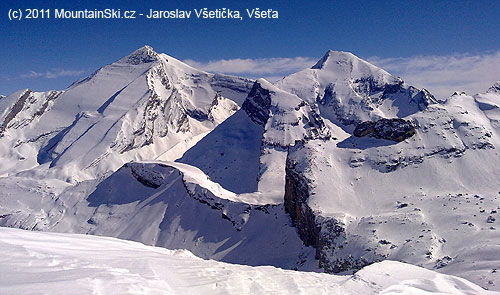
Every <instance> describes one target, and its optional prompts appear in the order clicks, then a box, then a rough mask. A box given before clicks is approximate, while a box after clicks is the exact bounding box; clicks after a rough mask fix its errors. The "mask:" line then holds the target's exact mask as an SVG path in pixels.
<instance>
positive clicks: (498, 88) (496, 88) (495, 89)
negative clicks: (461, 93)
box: [486, 81, 500, 93]
mask: <svg viewBox="0 0 500 295" xmlns="http://www.w3.org/2000/svg"><path fill="white" fill-rule="evenodd" d="M486 93H500V81H498V82H496V83H495V84H493V86H491V87H490V88H489V89H488V91H486Z"/></svg>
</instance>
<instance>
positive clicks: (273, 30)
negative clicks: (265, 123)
mask: <svg viewBox="0 0 500 295" xmlns="http://www.w3.org/2000/svg"><path fill="white" fill-rule="evenodd" d="M20 2H21V1H13V0H4V1H1V2H0V33H1V38H0V45H1V46H0V48H1V55H0V63H1V65H2V70H1V71H0V94H9V93H11V92H13V91H15V90H18V89H22V88H28V87H29V88H32V89H34V90H40V91H41V90H47V89H64V88H65V87H67V86H68V85H69V84H70V83H71V82H72V81H74V80H76V79H77V78H79V77H81V76H85V75H87V74H89V73H91V72H93V71H95V70H96V69H98V68H99V67H101V66H103V65H105V64H109V63H111V62H113V61H115V60H117V59H119V58H120V57H122V56H124V55H127V54H128V53H130V52H131V51H133V50H135V49H137V48H139V47H141V46H142V45H144V44H149V45H151V46H153V48H155V50H156V51H158V52H163V53H167V54H169V55H171V56H173V57H176V58H178V59H181V60H187V59H189V60H190V62H191V63H192V64H194V65H197V66H199V67H202V68H207V67H208V68H207V69H211V70H218V69H219V68H217V62H220V61H221V60H226V61H230V62H231V61H232V62H234V65H235V66H238V65H239V64H238V61H239V62H240V63H241V61H242V60H246V61H247V63H248V62H250V63H254V70H248V69H245V68H243V69H240V70H234V71H228V70H227V67H228V65H229V66H231V63H226V64H225V67H222V70H221V71H226V72H234V73H236V74H240V75H243V76H244V75H247V76H253V77H256V76H266V77H270V78H271V77H274V76H278V75H281V74H286V73H287V72H291V71H294V70H295V69H299V68H301V67H303V66H304V65H308V64H309V63H310V62H312V61H314V60H316V59H319V58H320V57H321V56H322V55H323V54H324V53H325V52H326V51H327V50H328V49H334V50H345V51H351V52H353V53H354V54H356V55H358V56H360V57H363V58H367V59H370V60H371V61H374V62H375V63H377V62H378V63H380V64H381V65H384V66H385V68H387V69H388V70H389V71H391V69H392V72H395V73H396V74H398V75H401V76H402V77H403V78H405V76H404V75H405V74H408V72H411V71H412V68H410V66H411V65H413V63H412V62H413V61H414V60H415V59H418V58H420V60H422V58H425V57H429V58H430V60H431V61H434V62H439V61H441V62H443V63H444V64H443V65H442V66H443V67H444V66H446V64H449V63H450V58H451V61H454V62H456V63H458V64H461V67H458V69H459V70H460V71H462V72H463V69H469V68H470V67H471V66H472V64H474V61H476V62H475V63H477V61H478V60H477V57H480V58H481V57H486V58H487V62H485V60H484V59H480V60H479V62H481V63H483V64H484V66H486V67H489V68H487V69H486V70H484V69H475V71H476V72H477V73H479V74H478V75H480V73H483V74H484V72H486V74H484V75H487V76H486V79H487V78H488V77H490V76H491V77H490V80H491V81H496V80H500V72H496V71H495V68H499V69H500V55H499V54H498V53H499V52H500V37H499V31H500V18H499V17H498V16H499V15H500V1H498V0H495V1H439V0H434V1H290V0H288V1H234V0H233V1H215V0H212V1H186V0H184V1H179V0H162V1H125V0H120V1H115V0H112V1H99V2H101V3H97V1H78V3H76V1H22V3H20ZM44 2H50V4H45V3H44ZM73 2H74V3H73ZM104 2H105V4H103V3H104ZM204 7H207V8H209V9H215V8H222V7H226V8H230V9H239V10H241V11H242V12H244V10H245V9H246V8H249V9H251V8H255V7H260V8H261V9H266V8H272V9H275V10H278V11H279V19H278V20H261V21H257V20H250V19H244V20H242V21H235V20H197V19H196V18H194V19H190V20H149V19H136V20H116V19H115V20H88V19H87V20H56V19H53V18H52V19H44V20H40V19H39V20H21V21H9V20H8V10H9V9H25V8H50V9H55V8H65V9H78V10H80V9H85V8H87V9H104V8H116V9H121V10H126V9H129V10H137V11H141V12H144V13H147V12H148V11H149V9H150V8H152V9H158V10H172V9H176V8H178V9H187V10H191V9H194V8H204ZM299 57H300V58H299ZM301 58H302V59H301ZM475 58H476V59H475ZM270 59H272V60H274V61H275V62H277V65H281V68H279V69H276V70H275V71H273V69H269V66H272V65H273V63H270V62H269V60H270ZM461 59H465V60H461ZM457 60H458V62H457ZM209 62H211V63H209ZM425 62H426V64H428V63H429V59H427V60H425ZM283 63H284V64H285V65H288V67H287V66H285V67H283ZM259 65H268V69H266V70H265V71H263V72H258V71H256V70H255V67H257V68H258V67H259ZM210 66H211V67H210ZM418 66H421V65H420V64H419V65H417V68H418ZM420 68H422V67H420ZM438 68H439V67H438ZM425 69H428V67H427V68H424V70H425ZM434 70H436V69H435V68H434ZM245 71H247V72H245ZM421 71H422V70H421ZM444 73H449V69H447V70H446V71H444ZM420 74H421V73H420ZM441 74H443V73H441ZM497 74H498V77H494V76H495V75H497ZM451 75H453V73H451ZM469 76H470V74H469ZM465 78H466V77H464V78H463V79H465ZM476 78H477V79H479V78H478V77H476ZM412 79H413V78H411V76H410V82H413V81H411V80H412ZM463 79H462V80H463ZM481 79H483V80H484V79H485V78H481ZM417 80H418V79H417ZM467 82H470V81H464V83H467ZM418 83H426V81H425V80H424V81H419V82H418ZM418 83H417V84H418ZM454 83H455V84H460V81H455V82H454ZM471 83H475V82H474V81H472V82H471ZM485 83H490V81H489V80H488V82H485ZM469 84H470V83H469ZM417 86H420V85H417ZM422 86H425V85H422ZM422 86H421V87H422ZM457 87H460V85H457ZM477 87H483V85H481V86H477ZM469 88H470V87H469ZM439 91H441V90H439ZM446 91H447V90H446Z"/></svg>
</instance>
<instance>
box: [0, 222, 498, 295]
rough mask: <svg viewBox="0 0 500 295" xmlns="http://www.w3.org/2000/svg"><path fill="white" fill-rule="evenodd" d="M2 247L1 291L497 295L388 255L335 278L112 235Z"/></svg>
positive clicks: (12, 238) (46, 237)
mask: <svg viewBox="0 0 500 295" xmlns="http://www.w3.org/2000/svg"><path fill="white" fill-rule="evenodd" d="M0 251H2V253H4V255H2V256H1V257H0V285H1V286H2V293H4V292H5V294H68V293H71V294H202V293H203V294H262V293H272V294H312V293H314V294H339V295H340V294H429V293H440V294H485V295H486V294H495V292H491V291H485V290H483V289H481V288H480V287H478V286H477V285H474V284H472V283H470V282H468V281H466V280H464V279H460V278H457V277H452V276H447V275H442V274H438V273H435V272H433V271H429V270H425V269H422V268H419V267H416V266H411V265H408V264H403V263H399V262H393V261H385V262H382V263H377V264H374V265H371V266H369V267H366V268H365V269H363V270H361V271H359V272H358V273H357V274H355V275H353V276H335V275H328V274H319V273H308V272H298V271H287V270H281V269H278V268H274V267H269V266H260V267H251V266H243V265H234V264H227V263H221V262H216V261H213V260H203V259H200V258H198V257H196V256H194V255H192V254H191V253H190V252H188V251H186V250H177V251H172V250H166V249H163V248H155V247H150V246H145V245H143V244H139V243H135V242H129V241H124V240H118V239H113V238H104V237H94V236H83V235H74V234H54V233H41V232H28V231H22V230H17V229H7V228H0ZM28 266H29V267H28ZM496 294H498V293H496Z"/></svg>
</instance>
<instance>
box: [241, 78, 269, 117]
mask: <svg viewBox="0 0 500 295" xmlns="http://www.w3.org/2000/svg"><path fill="white" fill-rule="evenodd" d="M270 107H271V95H270V92H269V90H267V89H264V88H262V86H261V85H260V84H259V82H255V83H254V85H253V87H252V90H250V93H249V94H248V97H247V99H246V100H245V102H243V110H245V112H246V113H247V114H248V116H249V117H250V119H252V121H253V122H254V123H256V124H259V125H261V126H264V125H265V124H266V122H267V120H268V119H269V108H270Z"/></svg>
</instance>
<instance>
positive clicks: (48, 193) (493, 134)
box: [0, 46, 500, 293]
mask: <svg viewBox="0 0 500 295" xmlns="http://www.w3.org/2000/svg"><path fill="white" fill-rule="evenodd" d="M0 124H1V125H0V158H1V160H2V163H5V164H3V165H2V166H1V167H0V171H1V172H0V173H1V175H4V177H2V178H0V226H8V227H17V228H23V229H30V230H42V231H56V232H68V233H85V234H94V235H103V236H111V237H117V238H122V239H128V240H134V241H138V242H142V243H144V244H147V245H155V246H161V247H166V248H169V249H188V250H190V251H192V252H193V253H194V254H195V255H197V256H199V257H202V258H210V259H216V260H220V261H224V262H231V263H238V264H247V265H253V266H256V265H273V266H276V267H281V268H285V269H299V270H309V271H325V272H330V273H353V272H355V271H357V270H359V269H361V268H363V267H365V266H367V265H369V264H371V263H374V262H379V261H383V260H386V259H390V260H398V261H402V262H406V263H411V264H414V265H418V266H423V267H425V268H428V269H433V270H435V271H438V272H441V273H445V274H452V275H457V276H460V277H463V278H466V279H468V280H470V281H472V282H474V283H476V284H478V285H480V286H482V287H484V288H488V289H493V290H500V280H499V278H498V276H497V268H498V265H500V244H499V243H498V240H499V238H500V233H499V232H498V230H497V227H498V226H497V223H498V220H499V217H500V216H498V213H497V212H498V211H499V210H500V204H499V200H500V180H499V179H498V175H500V157H499V156H498V149H499V148H500V137H499V136H500V84H499V83H497V84H495V85H493V86H492V87H491V88H490V89H489V90H488V91H487V92H486V93H484V94H477V95H473V96H471V95H467V94H465V93H456V94H454V95H453V96H451V97H450V98H448V99H447V100H445V101H437V100H436V99H435V98H434V97H433V96H432V94H430V93H429V92H428V91H426V90H425V89H417V88H415V87H413V86H410V85H407V84H406V83H404V82H403V81H402V80H401V79H400V78H398V77H395V76H392V75H391V74H389V73H387V72H386V71H384V70H382V69H380V68H377V67H375V66H373V65H371V64H369V63H368V62H366V61H363V60H361V59H359V58H358V57H356V56H354V55H352V54H351V53H346V52H335V51H329V52H328V53H327V54H326V55H325V56H324V57H323V58H322V59H321V60H320V61H318V63H317V64H316V65H314V66H313V67H312V68H310V69H305V70H303V71H300V72H298V73H295V74H292V75H290V76H287V77H285V78H283V79H282V80H280V81H278V82H276V83H275V84H274V85H273V84H271V83H269V82H267V81H265V80H264V79H258V80H257V81H251V80H247V79H243V78H237V77H231V76H225V75H220V74H210V73H205V72H202V71H199V70H196V69H193V68H191V67H189V66H187V65H185V64H183V63H181V62H180V61H178V60H176V59H174V58H172V57H169V56H167V55H164V54H158V53H155V52H154V51H153V50H152V49H151V48H150V47H147V46H146V47H143V48H141V49H139V50H137V51H135V52H133V53H132V54H130V55H128V56H126V57H124V58H122V59H120V60H118V61H117V62H115V63H113V64H110V65H108V66H105V67H103V68H101V69H100V70H98V71H97V72H96V73H94V74H93V75H91V76H89V77H87V78H85V79H82V80H79V81H77V82H75V83H74V84H73V85H72V86H70V87H69V88H68V89H66V90H64V91H51V92H45V93H35V92H32V91H29V90H24V91H21V92H18V93H15V94H12V95H9V96H8V97H5V98H2V99H0ZM172 160H176V161H175V162H172ZM368 268H369V267H368ZM472 293H473V292H472Z"/></svg>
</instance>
